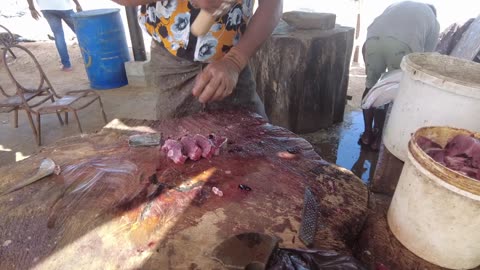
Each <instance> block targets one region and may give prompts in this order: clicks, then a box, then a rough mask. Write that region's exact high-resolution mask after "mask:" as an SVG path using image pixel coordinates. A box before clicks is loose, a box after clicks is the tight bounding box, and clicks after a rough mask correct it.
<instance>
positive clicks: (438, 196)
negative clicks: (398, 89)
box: [387, 127, 480, 269]
mask: <svg viewBox="0 0 480 270" xmlns="http://www.w3.org/2000/svg"><path fill="white" fill-rule="evenodd" d="M458 134H471V132H469V131H466V130H463V129H454V128H446V127H428V128H422V129H420V130H418V131H417V132H416V133H415V135H414V136H413V137H412V140H411V141H410V143H409V147H408V148H409V152H408V159H407V160H406V162H405V165H404V167H403V171H402V174H401V176H400V180H399V182H398V185H397V188H396V190H395V194H394V196H393V199H392V202H391V205H390V208H389V211H388V215H387V219H388V224H389V227H390V230H391V231H392V233H393V234H394V235H395V237H396V238H397V239H398V240H399V241H400V242H401V243H402V244H403V245H404V246H405V247H406V248H408V249H409V250H410V251H412V252H413V253H415V254H416V255H417V256H419V257H421V258H423V259H424V260H426V261H429V262H431V263H434V264H436V265H439V266H442V267H446V268H451V269H471V268H474V267H477V266H479V265H480V181H478V180H474V179H472V178H469V177H466V176H463V175H461V174H459V173H457V172H454V171H452V170H450V169H448V168H446V167H444V166H442V165H441V164H439V163H437V162H435V161H434V160H433V159H432V158H430V157H429V156H428V155H427V154H426V153H425V152H423V150H421V149H420V147H419V146H418V145H417V143H416V140H417V138H418V137H419V136H424V137H427V138H430V139H432V140H433V141H435V142H437V143H439V144H440V145H442V146H445V145H446V143H447V141H448V140H449V139H450V138H452V137H454V136H455V135H458ZM476 137H477V138H480V134H478V133H477V134H476Z"/></svg>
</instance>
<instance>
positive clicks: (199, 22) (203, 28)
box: [190, 9, 215, 37]
mask: <svg viewBox="0 0 480 270" xmlns="http://www.w3.org/2000/svg"><path fill="white" fill-rule="evenodd" d="M214 23H215V18H214V17H213V15H212V14H211V13H209V12H208V11H206V10H203V9H201V10H200V13H198V16H197V18H196V19H195V21H194V22H193V23H192V27H191V29H190V31H191V32H192V34H193V35H194V36H196V37H200V36H204V35H205V34H207V33H208V31H209V30H210V28H212V26H213V24H214Z"/></svg>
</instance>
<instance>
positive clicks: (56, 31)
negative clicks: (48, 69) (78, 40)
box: [42, 9, 75, 68]
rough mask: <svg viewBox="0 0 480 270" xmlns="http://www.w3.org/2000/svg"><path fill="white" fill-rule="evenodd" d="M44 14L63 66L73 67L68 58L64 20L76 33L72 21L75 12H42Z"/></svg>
mask: <svg viewBox="0 0 480 270" xmlns="http://www.w3.org/2000/svg"><path fill="white" fill-rule="evenodd" d="M42 13H43V17H45V19H46V20H47V22H48V24H49V25H50V28H51V29H52V32H53V36H54V37H55V46H56V47H57V50H58V54H59V55H60V59H61V60H62V65H63V66H64V67H66V68H69V67H71V66H72V64H71V63H70V57H69V56H68V50H67V43H66V42H65V35H64V34H63V26H62V20H63V21H64V22H65V23H66V24H67V25H68V26H69V27H70V29H72V31H73V32H75V27H74V26H73V19H72V15H73V14H74V12H73V10H72V9H70V10H42Z"/></svg>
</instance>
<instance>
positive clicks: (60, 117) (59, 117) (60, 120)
mask: <svg viewBox="0 0 480 270" xmlns="http://www.w3.org/2000/svg"><path fill="white" fill-rule="evenodd" d="M50 100H52V103H54V102H55V99H54V98H53V97H52V98H51V99H50ZM57 117H58V121H59V122H60V125H61V126H63V125H64V124H63V120H62V116H61V115H60V113H59V112H58V111H57Z"/></svg>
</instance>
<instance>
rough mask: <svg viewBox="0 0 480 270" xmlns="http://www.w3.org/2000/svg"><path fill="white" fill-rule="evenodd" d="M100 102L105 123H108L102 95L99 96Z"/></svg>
mask: <svg viewBox="0 0 480 270" xmlns="http://www.w3.org/2000/svg"><path fill="white" fill-rule="evenodd" d="M98 102H99V103H100V109H101V110H102V115H103V121H104V122H105V124H106V123H107V114H106V113H105V110H104V109H103V103H102V100H101V99H100V97H99V98H98Z"/></svg>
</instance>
